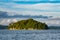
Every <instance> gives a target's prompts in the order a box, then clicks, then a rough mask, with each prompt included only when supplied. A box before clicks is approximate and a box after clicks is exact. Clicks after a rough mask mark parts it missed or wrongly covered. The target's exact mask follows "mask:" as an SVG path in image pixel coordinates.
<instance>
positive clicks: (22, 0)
mask: <svg viewBox="0 0 60 40" xmlns="http://www.w3.org/2000/svg"><path fill="white" fill-rule="evenodd" d="M0 11H4V12H8V13H7V14H8V15H10V16H12V15H19V14H21V15H47V16H53V17H56V18H54V20H50V21H47V20H46V21H45V22H47V23H48V24H51V25H53V24H54V25H60V0H0ZM9 20H10V19H8V22H9ZM14 20H15V21H16V19H14ZM0 22H1V23H0V24H4V23H6V20H4V19H3V21H0ZM8 22H7V23H8Z"/></svg>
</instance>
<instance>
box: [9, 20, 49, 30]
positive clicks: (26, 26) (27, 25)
mask: <svg viewBox="0 0 60 40" xmlns="http://www.w3.org/2000/svg"><path fill="white" fill-rule="evenodd" d="M8 29H9V30H41V29H48V26H47V24H45V23H42V22H38V21H36V20H33V19H27V20H21V21H18V22H15V23H10V24H9V26H8Z"/></svg>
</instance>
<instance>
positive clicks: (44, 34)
mask: <svg viewBox="0 0 60 40" xmlns="http://www.w3.org/2000/svg"><path fill="white" fill-rule="evenodd" d="M0 40H60V30H0Z"/></svg>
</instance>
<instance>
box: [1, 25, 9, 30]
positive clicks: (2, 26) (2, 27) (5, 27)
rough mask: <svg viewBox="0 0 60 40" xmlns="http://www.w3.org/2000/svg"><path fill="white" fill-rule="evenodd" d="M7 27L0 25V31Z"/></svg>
mask: <svg viewBox="0 0 60 40" xmlns="http://www.w3.org/2000/svg"><path fill="white" fill-rule="evenodd" d="M7 27H8V26H4V25H0V29H7Z"/></svg>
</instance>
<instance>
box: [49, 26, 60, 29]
mask: <svg viewBox="0 0 60 40" xmlns="http://www.w3.org/2000/svg"><path fill="white" fill-rule="evenodd" d="M49 29H60V26H49Z"/></svg>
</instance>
